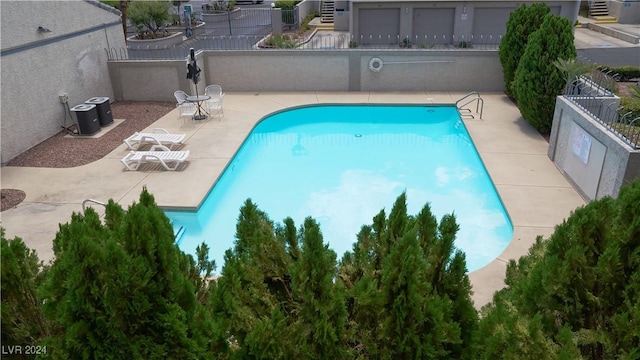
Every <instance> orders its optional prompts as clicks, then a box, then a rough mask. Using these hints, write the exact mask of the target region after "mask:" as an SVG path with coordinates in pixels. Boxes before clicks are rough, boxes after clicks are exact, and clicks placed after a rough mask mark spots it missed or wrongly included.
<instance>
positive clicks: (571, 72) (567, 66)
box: [553, 58, 593, 94]
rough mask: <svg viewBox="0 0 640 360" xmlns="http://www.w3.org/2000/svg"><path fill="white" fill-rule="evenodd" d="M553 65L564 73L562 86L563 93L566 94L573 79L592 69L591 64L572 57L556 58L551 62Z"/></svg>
mask: <svg viewBox="0 0 640 360" xmlns="http://www.w3.org/2000/svg"><path fill="white" fill-rule="evenodd" d="M553 65H555V67H557V68H558V70H560V71H562V73H563V74H564V79H565V81H566V84H565V87H564V93H565V94H566V93H567V92H568V91H569V87H570V86H571V83H573V81H575V80H576V79H577V78H578V77H580V75H582V74H586V73H588V72H590V71H591V70H593V65H592V64H588V63H583V62H581V61H580V60H578V59H576V58H573V59H562V58H558V59H557V60H556V61H554V62H553Z"/></svg>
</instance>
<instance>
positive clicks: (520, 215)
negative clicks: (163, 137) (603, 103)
mask: <svg viewBox="0 0 640 360" xmlns="http://www.w3.org/2000/svg"><path fill="white" fill-rule="evenodd" d="M464 95H466V94H465V93H449V92H429V93H426V92H392V93H388V92H385V93H370V92H358V93H342V92H305V93H227V94H226V95H225V105H224V106H225V110H224V111H225V112H224V113H225V116H224V119H222V120H221V121H220V120H217V119H215V120H206V121H201V122H186V123H183V121H182V120H180V119H179V115H178V113H177V110H174V111H172V112H170V113H169V114H167V115H166V116H164V117H162V118H161V119H159V120H158V121H157V122H155V123H154V124H152V125H151V126H150V127H149V129H151V128H154V127H162V128H165V129H167V130H168V131H169V132H172V133H175V132H179V133H186V134H187V137H186V140H185V143H186V145H185V146H184V149H185V150H186V149H188V150H190V151H191V155H190V157H189V163H188V166H186V167H185V168H184V170H183V171H175V172H173V171H153V172H145V171H125V170H124V168H123V166H122V164H121V163H120V159H122V158H123V157H124V156H125V155H126V154H127V152H128V150H127V148H126V146H125V145H124V144H123V145H121V146H120V147H118V148H117V149H115V150H114V151H113V152H111V153H110V154H109V155H107V156H106V157H105V158H103V159H101V160H99V161H96V162H94V163H91V164H88V165H84V166H80V167H76V168H68V169H46V168H22V167H4V168H3V169H2V186H3V187H4V188H19V189H22V190H24V191H25V192H26V193H27V197H26V198H25V200H24V202H23V203H22V204H20V205H19V206H17V207H16V208H14V209H10V210H6V211H4V212H3V213H2V226H3V227H4V228H5V230H6V236H7V237H8V238H12V237H14V236H19V237H21V238H22V239H23V240H24V241H25V243H26V244H27V245H28V246H29V247H31V248H33V249H35V250H36V251H37V253H38V256H39V257H40V258H41V259H42V260H44V261H45V262H46V261H49V260H51V259H52V257H53V250H52V249H51V247H52V242H53V239H54V238H55V234H56V231H57V230H58V224H59V223H66V222H68V221H69V220H70V219H71V213H72V212H73V211H75V212H80V211H82V205H81V204H82V201H83V200H85V199H88V198H91V199H96V200H100V201H106V200H108V199H110V198H113V199H114V200H115V201H117V202H119V203H120V204H122V205H123V206H125V207H126V206H128V205H129V204H131V203H132V202H133V201H137V200H138V196H139V194H140V192H141V190H142V187H143V186H146V187H147V189H148V190H149V191H150V192H151V193H152V194H154V196H155V198H156V202H157V203H158V205H160V206H162V207H169V208H191V209H195V208H197V206H198V205H199V204H200V202H201V201H202V200H203V199H204V197H205V196H206V194H207V192H208V191H209V189H210V188H211V186H212V185H213V183H214V182H215V181H216V179H217V177H218V176H219V175H220V174H221V172H222V171H223V169H224V167H225V166H226V164H227V162H228V161H229V160H230V159H231V157H233V155H234V153H235V152H236V151H237V149H238V148H239V146H240V145H241V143H242V141H243V140H244V139H245V137H246V136H247V135H248V133H249V132H250V131H251V129H252V128H253V126H254V125H255V124H256V123H257V122H258V121H259V120H260V119H262V118H263V117H265V116H266V115H268V114H270V113H273V112H275V111H280V110H283V109H286V108H288V107H293V106H301V105H313V104H339V103H340V104H341V103H355V104H368V103H396V104H400V103H411V104H427V103H436V104H453V103H454V102H455V101H456V100H458V99H459V98H461V97H462V96H464ZM481 95H482V98H483V99H484V115H483V119H465V120H464V122H465V124H466V126H467V129H468V131H469V134H470V135H471V137H472V139H473V142H474V144H475V146H476V148H477V150H478V152H479V153H480V156H481V158H482V161H483V162H484V164H485V166H486V168H487V170H488V172H489V175H490V176H491V178H492V180H493V183H494V184H495V186H496V189H497V190H498V193H499V195H500V197H501V198H502V201H503V203H504V205H505V207H506V209H507V212H508V213H509V216H510V217H511V220H512V223H513V226H514V235H513V240H512V241H511V243H510V244H509V246H508V247H507V249H506V250H505V251H504V252H503V253H502V254H501V255H500V256H499V257H498V258H497V259H496V260H494V261H493V262H491V263H490V264H489V265H487V266H485V267H483V268H481V269H479V270H477V271H474V272H473V273H471V274H470V275H469V277H470V279H471V283H472V285H473V291H474V296H473V299H474V301H475V304H476V307H478V308H480V306H482V305H484V304H486V303H487V302H489V301H490V300H491V297H492V295H493V293H494V292H495V291H496V290H498V289H500V288H502V287H503V286H504V272H505V269H506V264H507V263H508V261H509V260H510V259H517V258H519V257H520V256H522V255H525V254H526V253H527V250H528V249H529V247H530V246H531V245H532V244H533V243H534V241H535V238H536V236H537V235H542V236H544V237H547V236H549V235H551V234H552V233H553V230H554V227H555V225H556V224H559V223H561V222H562V220H563V219H565V218H566V217H568V216H569V215H570V213H571V211H573V210H574V209H575V208H576V207H579V206H582V205H584V204H585V201H584V200H583V199H582V198H581V197H580V195H579V194H578V192H577V191H575V190H574V189H573V187H572V186H571V184H570V183H569V182H568V181H567V180H566V179H565V178H564V177H563V176H562V175H561V173H560V172H559V171H558V170H557V169H556V167H555V165H554V164H553V163H552V162H551V160H549V158H548V157H547V146H548V144H547V142H546V140H545V139H544V138H543V137H542V136H540V135H539V134H538V133H537V132H536V130H535V129H533V128H532V127H531V126H529V125H528V124H527V123H526V122H525V121H524V120H523V119H522V117H521V116H520V112H519V111H518V109H517V108H516V107H515V105H513V103H511V101H510V100H509V99H508V98H507V97H506V96H504V94H498V93H493V94H481ZM44 179H46V181H45V180H44ZM96 210H98V211H103V210H102V209H101V208H97V209H96Z"/></svg>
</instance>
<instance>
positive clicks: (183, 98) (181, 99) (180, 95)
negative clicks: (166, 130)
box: [173, 90, 189, 105]
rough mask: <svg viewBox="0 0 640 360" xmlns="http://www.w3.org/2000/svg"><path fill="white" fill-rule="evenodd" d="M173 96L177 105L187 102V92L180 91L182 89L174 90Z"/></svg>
mask: <svg viewBox="0 0 640 360" xmlns="http://www.w3.org/2000/svg"><path fill="white" fill-rule="evenodd" d="M173 96H174V97H175V98H176V102H177V103H178V105H181V104H184V103H185V102H187V96H189V95H187V93H186V92H184V91H182V90H176V91H175V92H174V93H173Z"/></svg>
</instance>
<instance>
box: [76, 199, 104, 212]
mask: <svg viewBox="0 0 640 360" xmlns="http://www.w3.org/2000/svg"><path fill="white" fill-rule="evenodd" d="M87 203H93V204H98V205H102V206H104V207H107V204H106V203H103V202H102V201H98V200H94V199H84V200H83V201H82V211H85V209H86V208H87Z"/></svg>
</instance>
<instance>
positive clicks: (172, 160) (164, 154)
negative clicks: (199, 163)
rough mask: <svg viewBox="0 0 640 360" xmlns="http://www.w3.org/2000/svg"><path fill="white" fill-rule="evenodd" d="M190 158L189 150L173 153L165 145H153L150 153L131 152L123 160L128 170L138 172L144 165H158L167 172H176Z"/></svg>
mask: <svg viewBox="0 0 640 360" xmlns="http://www.w3.org/2000/svg"><path fill="white" fill-rule="evenodd" d="M188 157H189V150H185V151H172V150H169V148H168V147H166V146H164V145H153V146H152V147H151V150H149V151H131V152H130V153H129V154H127V156H125V157H124V158H122V160H121V161H122V163H123V164H124V166H125V167H126V168H127V170H138V168H139V167H140V165H142V164H143V163H157V164H160V165H162V167H164V168H165V169H166V170H176V169H177V168H178V166H180V164H182V163H183V162H185V161H186V160H187V158H188Z"/></svg>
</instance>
